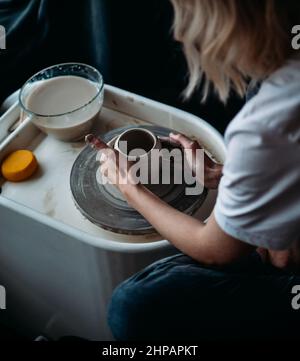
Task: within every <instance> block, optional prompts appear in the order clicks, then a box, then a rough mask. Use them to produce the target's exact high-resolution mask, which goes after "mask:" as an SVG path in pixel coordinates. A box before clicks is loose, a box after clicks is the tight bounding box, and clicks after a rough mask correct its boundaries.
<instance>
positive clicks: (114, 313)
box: [108, 279, 145, 341]
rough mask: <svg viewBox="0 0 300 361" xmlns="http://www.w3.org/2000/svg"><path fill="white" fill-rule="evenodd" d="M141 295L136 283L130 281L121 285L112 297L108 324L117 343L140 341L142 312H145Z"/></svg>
mask: <svg viewBox="0 0 300 361" xmlns="http://www.w3.org/2000/svg"><path fill="white" fill-rule="evenodd" d="M140 291H141V290H140ZM140 293H141V292H138V291H137V285H136V284H135V282H134V281H133V280H131V279H129V280H127V281H125V282H123V283H122V284H121V285H119V286H118V287H117V288H116V289H115V291H114V293H113V295H112V298H111V301H110V304H109V308H108V324H109V327H110V329H111V331H112V334H113V336H114V338H115V339H116V340H117V341H130V340H137V339H138V335H139V329H140V328H141V325H140V323H141V322H142V314H141V312H140V311H141V310H143V311H145V307H144V306H143V305H142V303H143V297H142V296H141V295H140Z"/></svg>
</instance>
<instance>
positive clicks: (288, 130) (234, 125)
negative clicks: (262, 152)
mask: <svg viewBox="0 0 300 361" xmlns="http://www.w3.org/2000/svg"><path fill="white" fill-rule="evenodd" d="M243 134H244V135H246V134H247V136H248V137H249V136H253V137H260V138H261V139H262V140H266V141H267V140H268V139H269V138H271V139H273V141H276V140H277V141H279V142H281V143H284V142H295V143H298V144H299V143H300V59H293V60H289V61H288V62H287V63H286V64H285V65H284V66H283V67H282V68H280V69H279V70H277V71H276V72H275V73H273V74H272V75H271V76H270V77H269V78H268V79H266V80H265V81H264V82H263V83H262V86H261V88H260V91H259V92H258V94H257V95H256V96H255V97H254V98H253V99H252V100H251V101H249V103H247V104H246V105H245V106H244V108H243V109H242V111H241V112H240V113H239V114H238V115H237V116H236V118H235V119H234V120H233V121H232V122H231V124H230V125H229V127H228V128H227V130H226V133H225V140H226V143H229V142H230V140H231V139H232V137H234V136H236V135H243Z"/></svg>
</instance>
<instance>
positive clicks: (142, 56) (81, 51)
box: [0, 0, 243, 132]
mask: <svg viewBox="0 0 300 361" xmlns="http://www.w3.org/2000/svg"><path fill="white" fill-rule="evenodd" d="M172 17H173V11H172V6H171V4H170V2H169V0H76V1H72V0H60V1H58V0H0V24H1V25H4V26H5V27H6V31H7V41H6V47H7V49H6V50H2V51H0V104H1V102H2V101H3V100H4V99H5V98H6V97H7V96H8V95H9V94H10V93H11V92H13V91H14V90H16V89H18V88H19V87H20V86H21V85H22V84H23V83H24V81H25V80H26V79H27V78H29V77H30V76H31V75H32V74H33V73H35V72H36V71H38V70H40V69H42V68H44V67H46V66H49V65H52V64H56V63H60V62H70V61H78V62H84V63H88V64H91V65H93V66H95V67H96V68H98V69H99V70H100V71H101V73H102V74H103V76H104V80H105V82H106V83H109V84H112V85H115V86H117V87H120V88H123V89H126V90H129V91H132V92H135V93H138V94H141V95H144V96H146V97H149V98H152V99H155V100H159V101H161V102H164V103H167V104H170V105H173V106H176V107H178V108H181V109H184V110H187V111H189V112H192V113H194V114H196V115H198V116H200V117H203V118H204V119H205V120H207V121H209V122H210V123H211V124H212V125H213V126H215V127H216V128H217V129H219V130H220V131H221V132H223V131H224V129H225V128H226V125H227V124H228V122H229V121H230V120H231V119H232V117H233V116H234V115H235V114H236V112H237V111H238V110H239V109H240V107H241V106H242V105H243V100H240V99H238V98H236V97H235V96H232V97H231V99H230V101H229V103H228V104H227V105H226V106H224V105H223V104H222V103H221V102H220V101H219V100H218V98H217V97H216V95H215V94H211V96H210V97H209V99H208V101H207V102H206V103H205V104H201V103H200V99H201V89H199V92H198V93H197V94H195V95H194V96H193V97H192V99H191V100H189V101H188V102H184V101H183V100H182V96H181V93H182V91H183V89H184V87H185V85H186V81H187V69H186V63H185V60H184V56H183V54H182V51H181V46H180V44H178V43H176V42H175V41H174V40H173V38H172V31H171V27H172Z"/></svg>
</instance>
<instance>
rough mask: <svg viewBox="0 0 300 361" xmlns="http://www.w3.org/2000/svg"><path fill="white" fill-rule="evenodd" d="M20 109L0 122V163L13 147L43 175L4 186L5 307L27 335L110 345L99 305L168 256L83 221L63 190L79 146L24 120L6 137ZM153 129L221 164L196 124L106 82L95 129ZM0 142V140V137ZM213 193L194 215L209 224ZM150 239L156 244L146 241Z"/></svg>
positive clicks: (0, 269)
mask: <svg viewBox="0 0 300 361" xmlns="http://www.w3.org/2000/svg"><path fill="white" fill-rule="evenodd" d="M16 114H17V109H16V108H15V109H11V110H9V111H8V113H7V114H6V115H5V117H4V118H3V117H2V118H0V129H1V125H3V129H4V133H3V134H2V139H3V138H4V137H6V139H5V140H3V141H2V143H0V161H1V159H3V158H4V157H5V155H6V154H7V153H8V152H10V151H12V150H15V149H19V148H27V147H29V148H31V149H33V150H34V152H35V154H36V156H37V158H38V160H39V163H40V165H41V169H40V171H39V173H37V174H36V176H35V177H34V178H32V179H31V180H29V181H27V182H24V183H18V184H16V183H8V182H4V183H3V184H2V194H1V195H0V230H1V231H0V284H2V285H4V286H5V287H6V290H7V294H8V302H7V309H8V312H9V314H11V316H12V317H17V319H18V322H20V323H22V325H26V327H27V329H28V331H29V332H31V333H32V335H33V336H35V335H37V334H40V333H42V332H45V333H47V334H49V335H50V336H51V337H54V338H55V337H58V336H62V335H70V334H73V335H77V336H81V337H86V338H91V339H99V340H108V339H111V336H110V333H109V330H108V327H107V325H106V311H107V310H106V308H107V303H108V300H109V298H110V296H111V293H112V290H113V288H114V287H115V286H116V285H117V284H118V283H119V282H121V281H122V280H124V279H125V278H127V277H128V276H129V275H131V274H133V273H135V272H137V271H138V270H140V269H141V268H143V267H145V266H146V265H148V264H149V263H150V262H153V261H154V260H157V259H159V258H162V257H164V256H166V255H169V254H172V253H173V252H174V250H173V248H172V247H171V246H170V245H169V243H168V242H167V241H165V240H158V237H154V238H149V237H132V236H130V237H128V236H120V235H116V234H114V233H110V232H106V231H103V230H101V229H100V228H98V227H96V226H94V225H92V224H91V223H90V222H89V221H87V220H85V219H84V218H83V217H82V215H81V214H80V212H79V211H77V209H76V207H75V206H74V204H73V201H72V198H71V193H70V189H69V174H70V169H71V166H72V164H73V162H74V160H75V158H76V156H77V154H78V153H79V152H80V150H81V148H82V146H83V144H81V145H80V144H72V143H69V144H68V143H62V142H59V141H57V140H54V139H52V138H50V137H48V136H45V135H43V134H41V133H40V131H39V130H37V128H35V126H33V125H32V124H31V123H30V122H25V123H23V124H21V126H20V127H19V128H18V129H17V130H16V131H15V132H14V133H12V134H10V135H8V136H7V133H6V132H5V129H6V128H7V125H8V124H9V123H11V122H13V121H14V120H15V119H14V116H15V115H16ZM143 122H146V123H153V124H156V125H161V126H166V127H170V128H173V129H175V130H177V131H182V132H184V133H186V134H187V135H189V136H191V135H193V136H196V137H197V138H199V139H200V141H201V143H202V144H203V145H205V147H206V148H208V149H209V150H210V151H211V152H212V153H213V154H214V155H215V156H216V157H217V158H218V159H219V160H220V161H223V160H224V157H225V148H224V144H223V140H222V137H221V136H220V135H219V133H218V132H217V131H215V130H214V129H213V128H212V127H211V126H209V125H208V124H207V123H205V122H204V121H202V120H201V119H199V118H197V117H195V116H193V115H190V114H188V113H185V112H182V111H179V110H177V109H174V108H171V107H168V106H165V105H162V104H160V103H157V102H154V101H150V100H148V99H145V98H143V97H139V96H136V95H134V94H131V93H128V92H125V91H121V90H119V89H116V88H113V87H110V86H106V92H105V102H104V108H103V110H102V112H101V116H100V119H99V132H100V133H101V132H103V133H104V132H107V131H108V130H110V129H112V128H116V127H120V126H124V125H126V124H142V123H143ZM0 142H1V134H0ZM215 198H216V192H210V193H209V197H208V198H207V201H206V202H205V205H204V206H203V207H202V208H201V210H200V211H199V212H198V216H199V218H201V219H203V220H204V219H206V217H207V216H208V215H209V214H210V212H211V210H212V209H213V206H214V202H215ZM151 241H154V242H151Z"/></svg>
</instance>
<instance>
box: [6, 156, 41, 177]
mask: <svg viewBox="0 0 300 361" xmlns="http://www.w3.org/2000/svg"><path fill="white" fill-rule="evenodd" d="M37 167H38V163H37V160H36V158H35V156H34V154H33V153H32V152H30V151H29V150H17V151H15V152H12V153H11V154H9V155H8V156H7V157H6V158H5V160H4V161H3V163H2V166H1V171H2V175H3V177H4V178H5V179H7V180H9V181H11V182H20V181H23V180H25V179H28V178H29V177H31V176H32V174H33V173H34V172H35V171H36V169H37Z"/></svg>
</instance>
